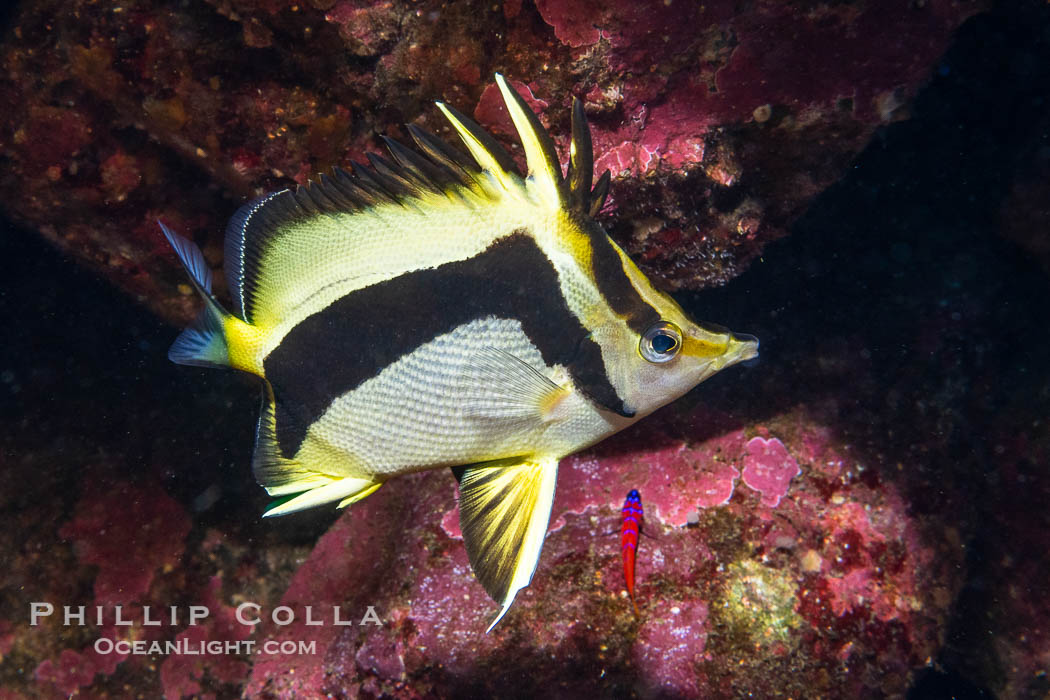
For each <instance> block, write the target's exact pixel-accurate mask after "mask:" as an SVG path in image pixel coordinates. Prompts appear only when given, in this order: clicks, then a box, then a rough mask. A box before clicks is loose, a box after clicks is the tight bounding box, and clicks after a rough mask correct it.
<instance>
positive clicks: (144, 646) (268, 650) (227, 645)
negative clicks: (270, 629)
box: [94, 637, 317, 656]
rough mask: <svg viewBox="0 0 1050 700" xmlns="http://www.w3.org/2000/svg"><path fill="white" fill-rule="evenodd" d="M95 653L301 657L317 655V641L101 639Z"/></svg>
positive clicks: (96, 645) (96, 642) (96, 644)
mask: <svg viewBox="0 0 1050 700" xmlns="http://www.w3.org/2000/svg"><path fill="white" fill-rule="evenodd" d="M94 646H95V652H96V653H98V654H103V655H105V654H120V655H122V656H128V655H132V656H160V655H168V656H206V655H207V656H223V655H250V654H259V655H264V656H296V655H298V656H301V655H306V654H316V653H317V642H316V641H313V642H308V641H304V640H300V641H294V640H290V639H289V640H284V641H277V640H273V639H270V640H267V641H264V642H262V643H261V644H260V643H258V642H256V641H254V640H251V639H245V640H241V641H218V640H213V641H196V642H194V641H191V640H189V639H177V640H174V641H168V642H157V641H153V642H149V641H146V640H142V639H140V640H137V641H130V642H129V641H126V640H123V639H119V640H114V639H110V638H108V637H100V638H99V639H97V640H95V645H94Z"/></svg>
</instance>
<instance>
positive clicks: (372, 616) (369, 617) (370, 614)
mask: <svg viewBox="0 0 1050 700" xmlns="http://www.w3.org/2000/svg"><path fill="white" fill-rule="evenodd" d="M358 624H359V626H360V625H377V626H379V627H382V626H383V621H382V620H380V619H379V615H376V606H374V605H369V606H368V610H367V611H366V612H365V616H364V617H362V618H361V622H360V623H358Z"/></svg>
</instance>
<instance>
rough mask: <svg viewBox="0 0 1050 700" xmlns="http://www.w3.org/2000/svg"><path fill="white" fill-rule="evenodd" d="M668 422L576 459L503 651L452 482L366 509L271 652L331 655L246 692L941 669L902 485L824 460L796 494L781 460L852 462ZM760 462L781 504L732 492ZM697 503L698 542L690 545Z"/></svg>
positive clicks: (304, 659)
mask: <svg viewBox="0 0 1050 700" xmlns="http://www.w3.org/2000/svg"><path fill="white" fill-rule="evenodd" d="M661 415H662V416H663V418H662V419H661V418H651V419H649V421H648V422H647V423H644V424H640V425H639V426H637V427H636V428H634V429H631V430H629V431H627V432H625V433H623V434H621V435H618V436H616V437H614V438H611V439H610V440H608V441H606V443H603V444H601V445H599V446H597V447H596V448H594V449H592V450H590V451H588V452H586V453H583V454H580V455H577V456H575V457H571V458H568V459H566V460H563V462H562V465H561V468H560V474H559V486H558V494H557V497H556V500H555V505H554V509H553V512H552V518H551V527H550V530H549V532H548V536H547V540H546V542H545V545H544V549H543V554H542V557H541V559H540V562H539V566H538V568H537V571H536V574H535V576H534V578H533V581H532V584H531V585H530V586H529V587H528V588H526V589H524V590H522V591H521V592H520V593H519V595H518V598H517V601H516V602H515V605H514V607H513V608H512V610H511V611H510V613H509V614H508V615H507V617H506V618H505V619H504V620H502V621H501V622H500V623H499V625H497V627H496V628H495V629H494V630H493V631H492V633H490V634H487V635H486V634H484V629H485V627H486V626H487V624H488V622H489V621H490V620H491V618H492V616H493V615H494V614H495V613H496V608H497V606H496V605H495V604H494V603H493V602H492V601H491V600H490V599H489V598H488V596H487V595H486V594H485V592H484V591H483V590H482V588H481V587H480V585H478V583H477V581H476V580H475V579H474V577H473V575H472V574H471V570H470V566H469V564H468V561H467V557H466V552H465V550H464V547H463V544H462V540H461V535H460V533H459V528H458V519H457V517H456V514H455V511H454V508H453V502H454V497H455V481H454V479H452V477H451V475H449V474H447V473H443V472H427V473H424V474H419V475H414V476H411V477H405V478H401V479H397V480H394V481H392V482H390V483H389V484H388V485H387V486H384V488H383V490H382V491H380V492H379V493H377V494H376V495H375V496H372V497H370V498H368V499H367V500H366V501H363V502H361V503H359V504H355V505H354V506H353V507H352V508H351V509H350V510H349V512H348V513H347V514H346V515H344V516H343V517H342V518H340V519H339V520H338V521H337V522H336V523H335V525H333V526H332V528H331V529H330V530H329V531H328V533H326V534H325V535H324V536H323V537H322V538H321V540H320V541H319V542H318V544H317V546H316V548H315V550H314V552H313V554H312V555H311V556H310V558H309V559H308V560H307V561H306V562H305V563H304V564H303V565H302V567H301V568H300V570H299V571H298V573H297V574H296V576H295V578H294V580H293V581H292V584H291V586H290V587H289V589H288V591H287V592H286V594H285V596H284V598H283V599H282V601H281V603H282V604H284V605H288V606H289V607H291V608H292V609H293V610H294V611H295V612H296V621H295V622H294V623H292V624H290V625H285V626H276V625H273V624H264V625H263V626H262V628H261V629H260V633H261V636H260V637H259V639H261V640H267V639H268V640H274V641H280V642H287V641H306V642H315V643H316V645H317V653H316V654H313V655H309V654H304V655H298V656H288V657H286V656H275V657H257V658H255V659H254V664H253V668H252V676H251V682H250V683H249V685H248V688H247V690H246V692H247V693H248V694H264V695H267V696H270V697H284V698H290V697H294V696H297V695H301V694H304V693H321V694H324V693H333V694H340V693H346V692H351V693H353V692H358V693H362V694H370V695H380V694H384V693H385V694H390V695H394V696H397V697H420V696H426V695H428V694H430V695H449V694H453V695H454V694H475V695H477V694H482V695H492V694H496V695H500V694H506V693H510V692H517V693H524V694H528V693H530V692H541V691H542V689H543V688H549V687H558V688H560V689H562V690H563V691H564V692H565V693H567V694H570V695H571V694H577V695H579V694H588V693H590V694H594V693H599V694H602V693H615V692H616V690H617V689H618V688H625V687H630V688H635V689H637V690H638V692H642V693H643V694H646V695H651V696H661V694H663V695H668V696H694V695H697V694H701V695H704V694H707V695H719V694H732V692H730V689H731V688H739V687H745V686H747V687H754V686H751V685H748V684H749V683H750V682H751V681H749V680H747V679H749V678H752V679H753V678H754V677H755V676H756V674H757V675H759V676H760V675H761V673H760V669H763V668H765V669H767V670H768V669H769V668H770V666H769V665H770V664H773V666H774V667H776V668H779V669H781V670H783V671H784V674H782V675H779V676H778V677H777V681H776V683H775V685H776V687H777V688H778V689H779V690H782V691H784V692H787V691H786V690H785V688H788V689H791V688H793V689H794V690H793V691H792V692H796V693H803V691H804V690H808V691H809V692H814V693H819V694H824V695H856V694H858V693H860V694H863V689H864V687H865V683H867V682H868V679H869V676H868V670H869V669H870V665H869V661H870V659H871V658H874V656H872V655H873V654H877V655H878V658H879V659H880V661H879V663H882V664H890V665H895V667H898V668H902V669H908V668H912V667H917V666H919V665H921V664H922V663H923V660H924V659H925V658H926V656H928V655H930V654H931V653H932V652H933V650H934V649H935V647H936V645H937V644H938V637H937V632H936V629H937V624H939V621H941V620H943V616H944V615H945V614H946V609H947V604H948V602H949V601H950V600H951V593H950V588H951V585H952V584H951V580H950V579H949V578H948V577H947V574H948V568H945V566H947V564H945V565H944V566H942V565H940V564H937V563H936V557H935V552H934V550H932V549H931V546H930V544H929V543H927V542H926V541H925V540H924V539H923V538H922V536H921V534H920V533H921V531H920V527H919V525H918V524H917V523H916V522H915V521H913V520H912V519H911V518H910V517H909V515H908V513H907V508H906V505H905V503H904V501H903V500H902V499H901V498H900V497H899V496H898V495H896V491H895V489H894V488H893V487H892V485H888V484H884V485H882V486H880V487H879V488H878V489H873V488H872V482H871V481H870V480H867V481H864V482H861V481H856V480H854V476H855V474H856V473H857V472H856V468H855V465H854V464H853V462H852V461H849V460H847V463H846V464H845V465H844V466H843V473H842V474H840V475H838V476H834V477H831V476H826V475H825V474H824V473H823V471H822V470H818V469H815V468H813V469H810V468H809V467H810V466H812V465H811V464H810V463H809V462H808V461H807V462H806V466H807V469H805V470H803V472H802V474H799V473H798V467H799V465H798V464H797V462H795V461H794V460H788V459H786V458H785V457H784V455H785V454H787V453H788V452H789V451H790V452H793V453H794V454H798V455H800V458H801V456H802V455H813V456H814V457H816V456H820V457H821V458H825V457H827V456H828V455H833V454H841V453H843V452H844V450H843V448H842V446H841V444H838V443H836V442H835V438H834V434H833V433H832V432H830V431H828V430H826V429H825V428H824V426H823V425H822V424H821V423H820V422H818V421H816V420H814V419H813V418H810V417H807V416H805V415H804V414H798V413H796V414H788V415H785V416H780V417H776V418H775V419H773V420H770V421H767V422H766V423H765V424H764V426H763V427H762V428H759V429H758V430H759V432H760V433H765V434H768V433H772V432H775V433H776V434H777V435H780V436H781V437H780V438H764V437H759V438H757V441H756V438H752V439H751V440H749V439H748V438H747V435H746V434H747V432H749V430H745V429H743V428H740V427H737V423H736V421H735V420H734V419H733V418H732V417H730V416H726V415H723V414H717V413H713V412H711V411H709V410H704V409H692V410H689V409H680V410H679V411H678V412H677V413H676V412H670V413H664V414H661ZM802 442H805V443H806V445H805V448H804V449H803V447H802V444H801V443H802ZM749 456H750V459H754V460H764V461H766V462H769V461H772V462H773V463H775V465H779V466H778V467H777V469H774V470H772V471H773V472H774V473H773V474H772V475H770V474H765V473H764V472H761V470H760V473H762V474H763V477H762V478H760V479H759V480H758V483H759V484H760V485H761V486H762V489H763V490H762V491H753V490H752V489H750V488H749V489H738V490H737V492H736V493H735V494H733V493H732V491H733V489H732V486H733V482H734V479H735V478H736V477H737V474H739V471H738V467H742V468H743V471H745V472H747V469H748V466H749V465H748V460H749ZM807 459H808V458H807ZM792 465H793V466H792ZM766 466H767V467H768V466H769V465H766ZM792 477H794V479H792ZM763 478H764V479H765V481H763V480H762V479H763ZM788 482H791V484H792V488H791V489H790V490H787V485H788ZM752 483H755V482H754V481H752ZM629 488H638V489H639V490H640V491H641V493H642V498H643V500H644V502H645V506H646V522H645V527H644V528H643V531H645V532H648V533H649V534H650V535H651V536H650V537H642V538H640V541H639V549H638V559H637V567H636V575H637V588H636V597H637V600H638V605H639V608H640V609H641V617H640V618H639V619H635V617H634V615H633V614H632V611H631V605H630V602H629V601H628V599H627V597H626V592H625V591H624V590H623V585H624V584H623V571H622V561H621V559H620V554H619V547H618V544H619V538H618V536H617V533H618V528H619V507H620V504H621V503H622V499H623V497H624V494H625V493H626V492H627V490H629ZM774 493H775V496H776V497H775V499H772V498H771V494H774ZM705 499H706V500H705ZM774 500H775V501H776V504H775V506H776V507H775V510H774V503H773V501H774ZM698 505H702V506H704V507H703V509H702V510H701V511H700V521H699V523H698V524H697V526H696V527H690V528H687V527H684V525H685V524H686V522H687V521H688V519H689V514H690V513H693V514H695V513H696V509H697V506H698ZM694 519H695V516H694ZM942 554H943V553H942ZM943 561H944V562H948V563H950V562H951V561H952V560H951V557H950V556H944V557H943ZM307 606H312V608H313V609H314V615H315V616H316V615H317V611H318V610H321V611H329V610H332V609H333V608H338V610H339V612H338V615H339V616H340V617H341V618H342V620H343V621H342V622H341V623H340V624H337V625H336V624H331V614H330V613H327V612H325V613H324V614H323V615H324V616H325V617H327V618H328V622H326V623H325V624H324V625H321V626H316V627H310V626H307V625H306V624H305V622H304V620H305V614H306V607H307ZM370 608H371V609H372V610H374V611H375V614H376V615H377V616H378V617H379V619H380V620H381V624H373V623H372V622H371V621H369V620H367V619H366V614H367V612H368V611H369V609H370ZM887 640H892V642H888V641H887ZM844 650H845V651H844ZM551 658H555V659H562V658H589V659H591V661H592V662H593V663H594V664H595V665H596V667H600V668H603V669H606V670H607V673H606V675H605V676H601V675H599V674H597V673H596V674H594V676H593V677H590V676H586V675H580V674H578V673H569V672H568V671H567V670H566V669H565V668H564V667H563V665H560V664H552V663H550V659H551ZM778 664H779V665H778ZM843 664H846V665H847V666H848V667H849V668H848V672H847V671H844V670H843ZM788 666H790V667H791V669H792V670H791V672H790V673H788V672H787V669H788ZM522 679H528V680H526V681H523V680H522ZM785 679H787V680H785ZM906 681H907V674H906V673H904V674H903V675H900V676H898V677H897V681H896V685H893V688H895V689H897V690H898V691H900V692H903V687H904V686H903V685H902V684H903V683H906ZM763 687H764V686H763ZM348 689H352V690H350V691H348ZM884 689H885V688H884Z"/></svg>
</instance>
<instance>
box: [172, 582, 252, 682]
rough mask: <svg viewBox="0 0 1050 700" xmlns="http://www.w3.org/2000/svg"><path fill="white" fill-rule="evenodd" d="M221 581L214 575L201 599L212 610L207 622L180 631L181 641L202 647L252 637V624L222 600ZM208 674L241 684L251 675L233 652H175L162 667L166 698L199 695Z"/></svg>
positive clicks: (177, 640)
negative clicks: (242, 621)
mask: <svg viewBox="0 0 1050 700" xmlns="http://www.w3.org/2000/svg"><path fill="white" fill-rule="evenodd" d="M221 583H222V581H221V580H220V579H219V577H217V576H215V577H212V579H211V582H210V583H209V585H208V587H207V588H206V589H205V591H204V596H202V598H201V599H200V601H198V604H199V605H203V606H204V607H206V608H207V609H208V617H207V619H206V620H205V621H204V624H198V625H192V626H190V627H188V628H186V629H185V630H184V631H182V632H180V633H179V634H178V635H177V636H176V638H175V641H176V642H177V643H181V644H184V645H187V648H193V649H199V648H200V645H202V644H205V643H209V644H210V643H216V642H217V643H221V644H225V643H227V642H231V643H236V642H241V641H244V640H246V639H248V638H249V637H250V636H251V633H252V627H251V626H249V625H244V624H241V623H240V622H239V621H238V620H237V619H236V617H235V613H234V609H233V608H231V607H230V606H227V605H223V604H222V602H221V601H220V600H219V597H218V592H219V587H220V586H221ZM205 674H207V675H208V676H209V677H210V679H211V680H212V681H213V682H217V683H241V682H243V680H244V679H245V677H246V676H247V675H248V664H247V663H246V662H245V661H241V660H240V659H238V658H237V657H236V656H235V655H234V654H232V653H205V654H172V655H170V656H168V657H167V658H166V659H164V663H162V664H161V667H160V681H161V685H162V686H163V688H164V698H165V700H180V698H184V697H199V696H200V694H201V690H202V689H201V680H202V679H203V678H204V676H205Z"/></svg>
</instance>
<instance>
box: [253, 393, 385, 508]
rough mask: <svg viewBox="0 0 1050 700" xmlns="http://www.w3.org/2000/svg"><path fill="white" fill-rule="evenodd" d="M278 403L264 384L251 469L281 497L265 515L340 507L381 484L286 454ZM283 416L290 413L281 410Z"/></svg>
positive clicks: (268, 488)
mask: <svg viewBox="0 0 1050 700" xmlns="http://www.w3.org/2000/svg"><path fill="white" fill-rule="evenodd" d="M277 414H278V405H277V401H276V399H275V398H274V393H273V388H272V387H271V386H270V384H269V383H266V384H265V385H264V386H263V399H262V409H261V410H260V412H259V427H258V429H257V432H256V436H255V454H254V455H253V457H252V471H253V472H254V473H255V478H256V480H257V481H258V482H259V483H260V484H262V486H263V487H264V488H265V489H266V492H267V493H268V494H270V495H271V496H276V497H278V500H277V501H276V502H275V503H274V504H273V505H271V506H270V507H269V508H268V509H267V510H266V512H265V513H264V514H263V517H272V516H275V515H287V514H289V513H295V512H297V511H300V510H305V509H307V508H312V507H314V506H320V505H324V504H325V503H332V502H335V501H338V503H339V505H338V507H339V508H345V507H346V506H348V505H350V504H351V503H354V502H355V501H359V500H361V499H362V498H364V497H366V496H368V495H370V494H372V493H374V492H375V490H376V489H378V488H379V487H380V486H382V482H376V481H374V480H372V479H369V478H367V477H356V476H346V475H339V474H329V473H327V472H324V471H320V470H317V469H311V468H310V467H309V465H304V464H300V463H299V462H297V461H295V460H294V459H289V458H287V457H285V456H284V455H283V454H282V452H281V447H280V445H279V444H278V442H277ZM281 415H282V416H283V417H284V419H286V420H288V419H290V418H291V417H290V416H289V415H287V412H285V411H281Z"/></svg>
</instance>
